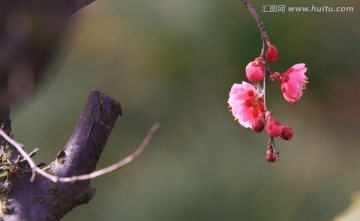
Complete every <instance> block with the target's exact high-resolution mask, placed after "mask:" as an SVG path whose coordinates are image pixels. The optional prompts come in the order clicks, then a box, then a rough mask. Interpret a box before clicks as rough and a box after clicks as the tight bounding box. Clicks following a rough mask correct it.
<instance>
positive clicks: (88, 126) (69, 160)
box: [0, 91, 122, 221]
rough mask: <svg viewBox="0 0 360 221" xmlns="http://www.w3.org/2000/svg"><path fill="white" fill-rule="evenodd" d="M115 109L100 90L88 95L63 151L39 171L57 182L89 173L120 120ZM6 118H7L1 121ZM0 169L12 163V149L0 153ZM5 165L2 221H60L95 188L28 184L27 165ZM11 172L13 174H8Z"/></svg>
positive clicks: (42, 181) (44, 181) (40, 182)
mask: <svg viewBox="0 0 360 221" xmlns="http://www.w3.org/2000/svg"><path fill="white" fill-rule="evenodd" d="M121 114H122V112H121V107H120V104H119V103H118V102H117V101H115V100H113V99H112V98H111V97H109V96H107V95H106V94H103V93H101V92H99V91H92V92H91V93H90V95H89V98H88V101H87V103H86V105H85V107H84V110H83V112H82V114H81V117H80V119H79V121H78V123H77V125H76V127H75V129H74V131H73V133H72V135H71V137H70V139H69V141H68V143H67V144H66V146H65V149H64V150H63V151H60V152H59V154H58V156H57V158H56V160H55V161H53V162H52V163H51V164H50V165H49V166H47V167H45V168H44V170H46V171H47V172H49V173H51V174H54V175H56V176H59V177H64V176H73V175H81V174H87V173H91V172H93V171H94V170H95V168H96V164H97V162H98V160H99V158H100V155H101V152H102V151H103V148H104V147H105V144H106V141H107V139H108V137H109V135H110V133H111V130H112V128H113V126H114V123H115V121H116V119H117V117H118V116H119V115H121ZM5 119H6V117H5ZM1 156H2V159H3V160H2V164H4V163H5V161H6V162H8V161H7V159H6V158H9V159H14V157H13V156H16V158H17V152H16V151H15V149H13V148H12V147H11V146H10V147H9V146H8V147H3V148H2V150H1ZM9 161H10V165H7V167H8V168H10V169H4V170H3V174H5V173H6V176H2V180H1V181H0V191H1V192H0V208H1V210H0V219H1V220H4V221H19V220H27V221H42V220H59V219H60V218H62V217H63V216H64V215H65V214H66V213H68V212H69V211H71V210H72V209H73V208H74V207H76V206H79V205H82V204H84V203H87V202H89V200H90V199H91V198H92V197H93V196H94V193H95V189H94V188H93V187H91V186H90V180H87V181H78V182H76V183H75V184H74V183H53V182H51V181H50V180H48V179H46V178H44V177H42V176H39V175H37V177H36V179H35V181H34V182H30V177H31V171H30V168H29V165H28V164H27V162H26V161H25V162H21V161H19V162H17V163H16V162H14V161H12V160H9ZM13 168H15V169H16V171H17V172H16V173H12V172H10V171H11V170H13Z"/></svg>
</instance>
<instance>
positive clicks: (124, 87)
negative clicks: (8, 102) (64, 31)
mask: <svg viewBox="0 0 360 221" xmlns="http://www.w3.org/2000/svg"><path fill="white" fill-rule="evenodd" d="M252 3H253V5H254V7H255V8H256V9H257V11H258V12H259V14H260V16H261V17H262V19H263V20H264V22H265V25H266V28H267V31H268V34H269V36H270V38H271V42H272V44H274V45H276V46H277V48H278V50H279V52H280V57H279V59H278V60H277V62H275V63H272V64H271V65H270V68H271V69H272V70H273V71H279V72H284V71H286V70H287V68H289V67H291V66H292V65H294V64H296V63H301V62H305V63H306V65H307V67H308V72H307V76H308V77H309V82H310V83H309V85H308V86H307V90H306V91H305V92H304V96H303V97H302V98H301V100H300V101H298V102H296V103H294V104H288V103H287V102H286V101H285V100H284V99H283V98H282V94H281V92H280V87H279V84H278V82H274V83H273V84H271V85H270V89H269V105H270V109H271V110H272V111H273V112H274V115H275V116H276V117H277V118H278V119H279V120H280V121H281V122H282V123H284V124H286V125H291V126H292V127H293V128H294V131H295V134H294V138H293V140H291V141H288V142H285V141H282V140H279V139H277V145H278V148H279V150H280V153H281V161H280V162H279V163H275V164H270V163H267V162H266V161H265V153H266V148H267V140H268V137H267V136H266V134H265V133H262V134H256V133H254V132H253V131H251V130H249V129H245V128H243V127H241V126H240V125H239V124H238V123H237V122H234V120H233V117H232V115H231V114H230V113H229V111H228V107H227V103H226V102H227V99H228V93H229V91H230V87H231V86H232V84H233V83H235V82H238V83H239V82H241V81H243V80H246V79H245V74H244V69H245V66H246V65H247V63H248V62H249V61H252V60H253V59H254V58H255V57H257V56H259V54H260V50H261V46H262V44H261V39H260V35H259V32H258V29H257V26H256V23H255V21H254V20H253V18H252V16H251V15H250V14H249V13H248V12H247V10H246V9H245V8H244V6H243V5H242V3H241V2H240V1H239V0H226V1H224V0H196V1H193V0H182V1H172V0H152V1H147V0H131V1H130V0H123V1H118V0H108V1H104V0H98V1H96V2H95V3H93V4H92V5H90V6H88V7H87V8H85V9H83V10H81V11H80V12H78V13H77V14H76V15H75V22H74V23H73V25H72V30H71V31H72V33H71V35H69V36H68V37H67V39H66V42H65V43H64V45H63V49H62V52H61V55H60V56H59V57H58V60H57V61H56V62H55V63H54V64H53V65H52V66H51V67H50V68H49V69H48V72H50V73H53V75H52V76H49V77H47V79H46V81H45V83H44V84H43V85H42V86H41V88H39V90H38V91H37V93H36V94H35V96H33V97H31V98H30V99H28V100H27V101H26V102H24V103H22V104H20V105H17V106H16V107H14V108H13V113H12V120H13V133H14V134H15V136H16V139H17V140H18V141H20V142H22V143H24V144H25V146H26V148H27V150H28V151H29V150H32V149H33V148H34V147H39V148H40V150H41V151H40V153H39V154H37V156H36V157H35V160H36V161H37V162H40V161H43V162H46V163H49V162H51V161H52V160H53V159H54V158H55V156H56V154H57V152H58V151H59V150H60V149H62V147H63V146H64V144H65V143H66V141H67V139H68V137H69V136H70V134H71V132H72V129H73V127H74V126H75V124H76V122H77V119H78V117H79V115H80V113H81V110H82V108H83V105H84V104H85V101H86V99H87V95H88V93H89V91H90V90H91V89H99V90H101V91H103V92H105V93H107V94H109V95H110V96H112V97H113V98H115V99H117V100H119V101H120V103H121V105H122V108H123V111H124V116H123V117H122V118H120V119H119V120H118V122H117V124H116V126H115V128H114V130H113V132H112V135H111V137H110V140H109V141H108V145H107V147H106V148H105V151H104V153H103V155H102V158H101V160H100V163H99V165H98V168H102V167H104V166H107V165H110V164H112V163H114V162H116V161H118V160H120V159H121V158H123V157H125V156H126V155H128V154H129V153H131V152H132V151H133V150H134V149H135V148H136V147H137V146H138V145H139V144H140V143H141V140H142V139H143V137H144V136H145V134H146V132H147V130H148V128H149V127H150V126H151V125H152V124H153V123H154V122H157V121H159V122H160V123H161V125H162V126H161V129H160V130H159V131H158V133H157V134H156V136H155V138H154V140H153V143H152V144H151V146H150V148H149V149H148V150H147V151H146V152H145V154H144V155H142V156H141V157H140V158H139V159H138V160H136V161H135V163H133V164H131V165H129V166H127V167H125V168H123V169H121V170H120V171H117V172H114V173H111V174H108V175H106V176H103V177H100V178H97V179H95V180H93V181H92V184H93V186H94V187H95V188H96V189H97V193H96V195H95V198H94V199H93V200H92V201H91V202H90V203H89V204H88V205H85V206H82V207H78V208H76V209H74V210H73V211H72V212H71V213H69V214H68V215H66V216H65V218H64V219H63V220H64V221H74V220H89V221H90V220H107V221H112V220H126V221H148V220H149V221H152V220H154V221H155V220H156V221H163V220H164V221H165V220H166V221H168V220H171V221H177V220H179V221H180V220H181V221H183V220H226V221H231V220H262V221H266V220H269V221H273V220H276V221H289V220H292V221H297V220H298V221H302V220H308V221H311V220H313V221H321V220H331V219H332V218H333V217H335V216H336V214H339V213H340V212H341V211H343V210H344V209H345V208H346V207H347V206H348V205H349V200H350V196H351V193H352V192H354V191H356V190H359V189H360V174H359V168H360V163H359V162H360V161H359V159H360V148H359V147H360V139H359V132H360V118H359V112H360V100H359V96H360V87H359V85H358V84H359V83H360V75H359V63H360V50H359V46H360V29H359V24H360V14H359V10H360V3H359V1H357V0H345V1H342V2H340V3H339V2H337V3H335V2H334V1H329V0H327V1H316V2H315V1H308V0H304V1H301V2H297V3H296V2H295V1H285V0H283V1H268V0H261V1H253V2H252ZM281 4H284V5H287V6H311V5H313V4H314V5H316V6H322V5H328V6H353V7H354V8H355V11H354V12H348V13H325V12H323V13H320V12H319V13H289V12H285V13H260V10H261V8H262V6H263V5H281ZM84 160H86V159H84Z"/></svg>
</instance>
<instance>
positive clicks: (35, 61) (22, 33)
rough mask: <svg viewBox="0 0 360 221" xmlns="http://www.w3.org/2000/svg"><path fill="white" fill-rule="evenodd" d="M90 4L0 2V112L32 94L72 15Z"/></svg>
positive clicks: (84, 0) (79, 0)
mask: <svg viewBox="0 0 360 221" xmlns="http://www.w3.org/2000/svg"><path fill="white" fill-rule="evenodd" d="M93 1H95V0H0V112H2V111H3V110H4V109H6V108H7V107H8V106H9V105H12V104H14V103H17V102H19V101H22V100H23V99H24V98H25V97H27V96H29V95H30V94H32V93H33V91H34V90H35V88H36V87H37V86H38V84H39V82H41V81H42V80H43V78H44V76H45V73H46V72H45V69H46V68H47V66H48V65H49V64H50V63H51V61H52V60H53V58H54V57H55V56H56V54H57V51H58V49H59V48H60V45H61V40H62V38H63V37H64V36H65V35H66V33H67V31H68V29H69V22H70V20H71V18H72V13H74V12H76V11H77V10H79V9H81V8H83V7H85V6H86V5H88V4H90V3H91V2H93ZM46 74H47V75H48V74H49V73H46Z"/></svg>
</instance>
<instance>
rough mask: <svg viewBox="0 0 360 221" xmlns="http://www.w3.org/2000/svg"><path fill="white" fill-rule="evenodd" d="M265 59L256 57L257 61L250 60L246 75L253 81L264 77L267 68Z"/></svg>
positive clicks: (258, 80)
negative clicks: (265, 67)
mask: <svg viewBox="0 0 360 221" xmlns="http://www.w3.org/2000/svg"><path fill="white" fill-rule="evenodd" d="M263 65H264V60H263V59H262V58H261V57H260V58H256V59H255V61H252V62H250V63H249V64H248V65H247V66H246V68H245V72H246V77H247V78H248V79H249V81H251V82H260V81H262V80H263V79H264V76H265V70H264V66H263Z"/></svg>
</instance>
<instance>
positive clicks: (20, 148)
mask: <svg viewBox="0 0 360 221" xmlns="http://www.w3.org/2000/svg"><path fill="white" fill-rule="evenodd" d="M159 127H160V123H155V124H154V125H153V126H152V127H151V128H150V130H149V132H148V133H147V135H146V137H145V138H144V140H143V142H142V143H141V145H140V146H139V147H138V148H137V149H136V150H135V151H134V152H133V153H132V154H130V155H129V156H127V157H126V158H124V159H122V160H120V161H119V162H117V163H115V164H113V165H111V166H108V167H106V168H103V169H100V170H97V171H94V172H92V173H89V174H84V175H79V176H71V177H58V176H54V175H52V174H50V173H47V172H46V171H44V170H42V169H40V168H39V167H37V166H36V164H35V162H34V161H33V160H32V159H31V157H30V156H29V154H27V153H26V151H25V150H24V149H23V145H22V144H20V143H18V142H16V141H15V140H14V139H12V138H11V137H10V136H9V135H7V134H6V133H5V132H4V131H3V130H2V129H0V135H1V136H2V137H4V139H5V140H7V141H8V142H9V143H10V144H12V145H13V146H14V147H15V148H16V149H17V150H18V151H19V153H20V154H21V155H22V156H23V157H24V158H25V159H26V161H27V162H28V163H29V165H30V168H31V170H32V176H31V179H30V181H31V182H33V181H34V180H35V175H36V173H38V174H40V175H42V176H43V177H45V178H47V179H49V180H51V181H53V182H54V183H56V182H63V183H66V182H75V181H79V180H89V179H92V178H95V177H98V176H102V175H104V174H107V173H110V172H113V171H115V170H118V169H120V168H122V167H124V166H126V165H128V164H129V163H131V162H132V161H134V160H135V159H136V158H137V157H139V156H140V155H141V154H142V153H143V152H144V151H145V149H146V148H147V147H148V146H149V144H150V141H151V140H152V138H153V136H154V134H155V132H156V131H157V130H158V129H159Z"/></svg>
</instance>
